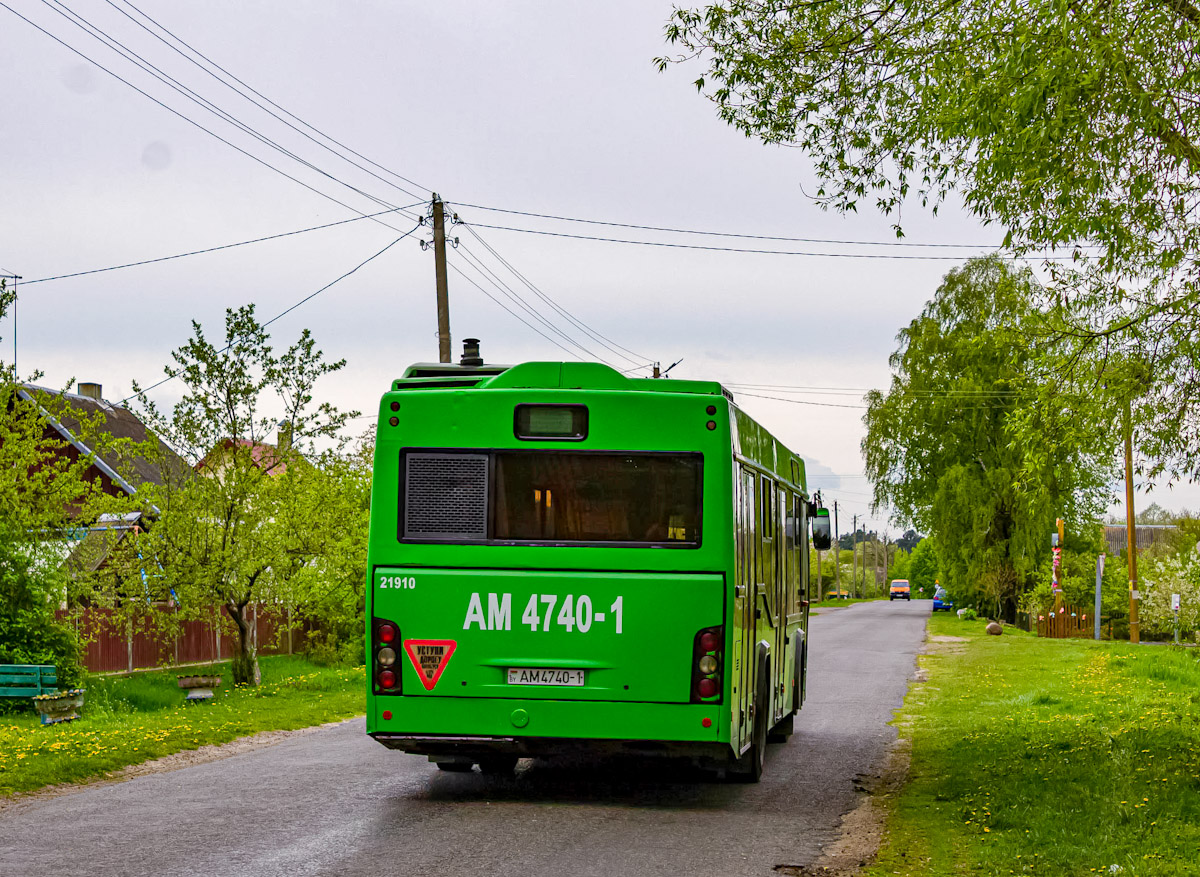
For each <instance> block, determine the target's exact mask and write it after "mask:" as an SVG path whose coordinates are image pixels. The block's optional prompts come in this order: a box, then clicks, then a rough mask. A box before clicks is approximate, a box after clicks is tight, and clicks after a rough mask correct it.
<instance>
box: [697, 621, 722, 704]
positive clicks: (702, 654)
mask: <svg viewBox="0 0 1200 877" xmlns="http://www.w3.org/2000/svg"><path fill="white" fill-rule="evenodd" d="M724 657H725V628H724V627H706V628H704V629H703V630H700V631H697V633H696V637H695V640H694V641H693V647H692V703H720V702H721V671H722V669H723V667H724V663H725V661H724Z"/></svg>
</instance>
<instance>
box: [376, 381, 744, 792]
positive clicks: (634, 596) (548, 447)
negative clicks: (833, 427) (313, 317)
mask: <svg viewBox="0 0 1200 877" xmlns="http://www.w3.org/2000/svg"><path fill="white" fill-rule="evenodd" d="M647 383H648V382H647ZM660 383H661V384H665V383H666V382H660ZM671 383H672V384H676V385H677V386H678V387H679V391H676V392H661V391H630V390H629V389H628V388H629V387H630V386H638V385H644V384H643V382H637V381H628V380H627V379H625V378H623V377H621V376H620V375H618V374H616V373H615V372H612V371H611V370H610V369H606V368H603V367H598V366H589V365H585V364H580V365H572V364H562V363H530V364H526V365H524V366H518V367H514V368H513V369H511V370H509V371H508V372H505V373H504V374H501V375H498V376H496V377H492V378H486V379H484V380H483V381H481V382H480V383H479V385H478V386H473V387H467V388H461V389H458V388H453V387H432V388H420V389H417V388H416V387H419V386H421V385H419V384H417V385H415V386H410V385H408V384H406V383H405V382H404V381H399V382H397V384H396V385H395V388H394V389H393V391H392V392H390V393H389V394H387V395H386V396H385V397H384V399H383V402H382V418H383V419H382V422H381V426H380V430H379V434H378V439H377V445H376V459H375V480H374V486H373V495H372V517H371V542H370V557H369V576H370V581H369V585H370V587H369V589H368V590H369V603H368V630H367V651H368V654H367V660H368V670H369V674H368V677H369V682H368V716H367V727H368V732H369V733H370V734H371V735H372V736H373V737H374V738H375V739H376V740H378V741H379V742H381V743H383V744H384V745H386V746H389V747H392V748H395V749H399V750H402V751H406V752H412V753H418V754H423V755H426V756H429V757H430V758H431V759H432V760H434V761H437V762H438V764H439V766H441V767H443V768H446V769H452V770H453V769H470V767H471V765H472V764H474V763H479V764H480V765H481V766H482V767H483V768H484V769H492V768H501V769H503V768H508V767H511V765H512V764H513V763H515V760H516V759H517V758H518V757H522V756H553V755H558V754H563V753H568V752H576V751H632V752H643V753H662V754H669V755H685V756H690V757H693V758H696V759H699V760H702V761H712V762H719V763H724V761H725V760H727V759H728V757H729V755H730V752H731V750H730V744H729V736H730V716H729V713H728V706H727V676H728V672H727V671H728V667H727V663H728V662H727V660H726V658H727V656H726V642H727V616H728V614H729V607H730V593H729V588H728V587H727V584H728V578H729V576H730V574H731V569H730V564H731V563H732V558H733V550H732V544H731V543H732V539H731V535H730V534H731V533H732V526H731V522H730V511H729V507H728V502H727V501H726V500H725V499H722V497H727V496H728V493H729V491H730V484H731V480H732V474H731V465H730V450H729V425H728V408H727V407H726V404H725V401H724V399H723V398H722V397H721V396H720V390H719V388H718V387H716V385H697V386H695V387H694V388H693V387H692V385H689V384H685V383H684V382H671ZM663 389H664V390H665V389H667V387H663ZM671 389H674V388H673V387H672V388H671Z"/></svg>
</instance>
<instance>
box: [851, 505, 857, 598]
mask: <svg viewBox="0 0 1200 877" xmlns="http://www.w3.org/2000/svg"><path fill="white" fill-rule="evenodd" d="M853 526H854V530H853V533H854V535H853V536H851V537H850V596H851V597H857V596H858V515H855V516H854V524H853Z"/></svg>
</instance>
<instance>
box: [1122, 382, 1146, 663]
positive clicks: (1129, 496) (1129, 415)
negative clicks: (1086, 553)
mask: <svg viewBox="0 0 1200 877" xmlns="http://www.w3.org/2000/svg"><path fill="white" fill-rule="evenodd" d="M1132 409H1133V404H1132V403H1131V402H1130V401H1129V400H1126V401H1125V530H1126V536H1127V537H1128V543H1127V544H1128V546H1129V641H1130V642H1131V643H1139V642H1141V641H1142V639H1141V632H1140V630H1139V628H1138V596H1139V595H1138V589H1137V586H1138V582H1137V524H1136V522H1135V521H1134V517H1133V410H1132Z"/></svg>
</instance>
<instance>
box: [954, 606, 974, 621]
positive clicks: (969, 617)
mask: <svg viewBox="0 0 1200 877" xmlns="http://www.w3.org/2000/svg"><path fill="white" fill-rule="evenodd" d="M958 617H959V618H961V619H962V620H963V621H974V620H975V619H976V618H978V617H979V616H978V615H976V614H975V610H974V609H963V610H962V611H961V612H959V613H958Z"/></svg>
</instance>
